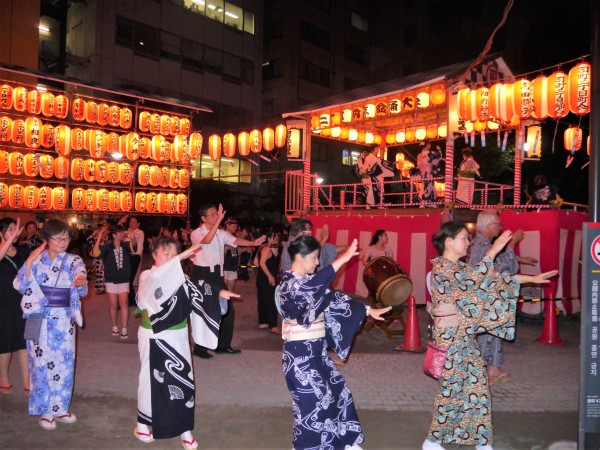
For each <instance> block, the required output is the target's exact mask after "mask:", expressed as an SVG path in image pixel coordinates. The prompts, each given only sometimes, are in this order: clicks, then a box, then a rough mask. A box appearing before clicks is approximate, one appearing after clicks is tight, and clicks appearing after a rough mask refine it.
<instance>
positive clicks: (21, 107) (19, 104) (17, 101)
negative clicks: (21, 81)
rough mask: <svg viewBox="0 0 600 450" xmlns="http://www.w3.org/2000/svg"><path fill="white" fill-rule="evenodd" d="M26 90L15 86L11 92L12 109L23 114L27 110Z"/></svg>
mask: <svg viewBox="0 0 600 450" xmlns="http://www.w3.org/2000/svg"><path fill="white" fill-rule="evenodd" d="M27 92H28V91H27V88H25V87H23V86H17V87H16V88H15V89H14V90H13V98H14V100H13V107H14V108H15V110H16V111H19V112H25V111H26V110H27Z"/></svg>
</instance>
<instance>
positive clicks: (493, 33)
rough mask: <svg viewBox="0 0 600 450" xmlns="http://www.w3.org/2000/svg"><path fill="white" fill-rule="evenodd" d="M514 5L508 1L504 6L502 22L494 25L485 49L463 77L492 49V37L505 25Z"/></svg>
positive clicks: (512, 1)
mask: <svg viewBox="0 0 600 450" xmlns="http://www.w3.org/2000/svg"><path fill="white" fill-rule="evenodd" d="M514 3H515V1H514V0H508V3H507V4H506V7H505V8H504V13H503V14H502V20H500V23H499V24H498V25H496V28H494V31H492V34H491V35H490V37H489V39H488V41H487V43H486V44H485V47H484V48H483V51H482V52H481V54H480V55H479V56H478V57H477V59H476V60H475V61H474V62H473V64H471V66H470V67H469V68H468V69H467V71H466V72H465V77H468V75H469V73H470V72H471V70H473V69H474V68H475V67H477V66H478V65H480V64H481V63H482V62H483V60H484V58H485V57H486V55H487V54H488V53H489V52H490V50H491V48H492V44H493V43H494V37H495V36H496V33H497V32H498V31H499V30H500V28H502V27H503V26H504V24H505V23H506V19H507V18H508V13H509V12H510V10H511V9H512V7H513V4H514Z"/></svg>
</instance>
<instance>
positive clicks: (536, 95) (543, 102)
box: [531, 75, 548, 120]
mask: <svg viewBox="0 0 600 450" xmlns="http://www.w3.org/2000/svg"><path fill="white" fill-rule="evenodd" d="M532 91H533V106H532V110H531V115H532V116H533V117H535V118H536V119H539V120H541V119H545V118H546V117H548V78H547V77H545V76H543V75H540V76H538V77H536V78H535V80H533V82H532Z"/></svg>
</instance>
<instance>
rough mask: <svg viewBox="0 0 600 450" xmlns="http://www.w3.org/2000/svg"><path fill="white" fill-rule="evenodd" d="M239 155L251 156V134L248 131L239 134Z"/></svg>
mask: <svg viewBox="0 0 600 450" xmlns="http://www.w3.org/2000/svg"><path fill="white" fill-rule="evenodd" d="M238 153H239V154H240V156H248V155H249V154H250V133H248V132H246V131H242V132H241V133H240V134H238Z"/></svg>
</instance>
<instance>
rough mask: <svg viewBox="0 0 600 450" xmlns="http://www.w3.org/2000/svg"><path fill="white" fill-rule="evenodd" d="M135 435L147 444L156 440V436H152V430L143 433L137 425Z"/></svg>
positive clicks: (134, 430)
mask: <svg viewBox="0 0 600 450" xmlns="http://www.w3.org/2000/svg"><path fill="white" fill-rule="evenodd" d="M133 435H134V436H135V437H136V438H138V439H139V440H140V441H142V442H144V443H146V444H149V443H150V442H154V436H152V431H148V433H143V432H141V431H140V430H138V429H137V427H135V428H134V429H133Z"/></svg>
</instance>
